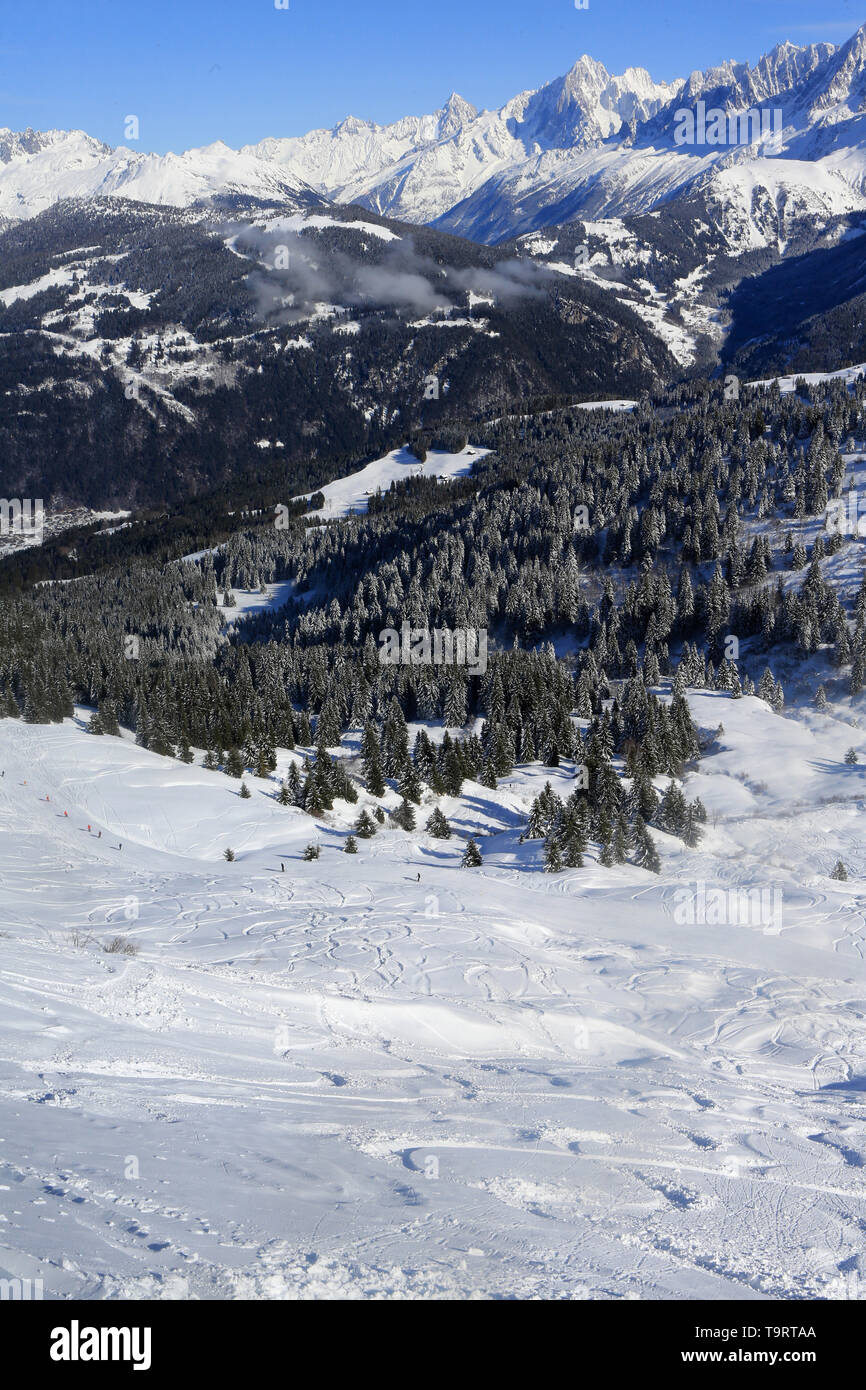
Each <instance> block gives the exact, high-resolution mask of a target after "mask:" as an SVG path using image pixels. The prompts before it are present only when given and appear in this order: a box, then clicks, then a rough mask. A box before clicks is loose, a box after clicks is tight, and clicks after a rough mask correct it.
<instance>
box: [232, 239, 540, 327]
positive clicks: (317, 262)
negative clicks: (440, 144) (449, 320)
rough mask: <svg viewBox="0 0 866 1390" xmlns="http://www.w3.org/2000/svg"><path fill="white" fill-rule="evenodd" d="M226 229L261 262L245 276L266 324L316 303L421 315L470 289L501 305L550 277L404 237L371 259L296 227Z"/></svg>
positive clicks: (456, 302)
mask: <svg viewBox="0 0 866 1390" xmlns="http://www.w3.org/2000/svg"><path fill="white" fill-rule="evenodd" d="M345 225H346V226H347V227H349V228H351V226H352V224H351V223H346V224H345ZM231 235H232V236H233V237H234V238H235V240H236V242H237V244H238V246H239V247H242V248H243V250H244V251H245V252H246V253H248V254H254V255H256V256H257V257H258V259H259V261H260V262H261V265H260V268H259V269H257V270H254V271H252V272H251V273H250V275H249V276H248V277H247V284H248V286H249V288H250V290H251V291H252V293H253V295H254V296H255V301H256V310H257V313H258V315H259V317H260V318H261V319H262V320H263V321H264V322H266V323H268V324H269V325H271V326H277V325H283V324H292V323H300V322H302V321H303V320H304V319H307V318H309V317H310V315H311V314H312V313H313V312H314V311H315V307H316V305H317V304H336V305H339V306H341V307H345V308H349V309H352V308H358V309H361V308H368V309H375V308H383V309H393V310H395V311H397V312H404V313H409V314H418V315H427V314H430V313H433V312H434V311H436V310H453V309H456V308H459V307H460V305H461V304H465V297H466V295H467V293H469V292H472V293H474V294H476V295H482V296H486V297H487V298H492V299H493V300H494V301H495V302H496V303H497V304H498V305H505V306H508V305H510V304H513V303H514V302H515V301H517V300H520V299H527V298H532V297H539V296H542V295H543V294H544V293H545V282H547V281H549V279H550V272H549V271H547V270H546V269H545V268H544V267H543V266H539V265H538V264H537V263H535V262H532V261H520V260H517V259H509V260H504V261H501V262H499V263H497V265H496V266H495V267H482V266H459V267H458V266H449V265H445V266H443V265H439V264H438V263H437V262H436V261H434V260H433V259H432V258H431V257H429V256H425V255H422V254H421V253H420V252H418V251H417V250H416V249H415V247H414V245H413V243H412V242H411V241H410V240H408V239H406V238H401V239H400V240H399V241H394V242H389V243H388V244H387V245H385V246H384V247H383V248H377V251H378V252H379V255H378V259H377V260H376V261H375V262H365V261H359V260H356V259H354V258H353V257H352V256H350V255H348V254H347V253H346V252H344V251H340V250H338V249H336V248H333V247H330V246H328V245H327V244H325V243H324V242H323V241H322V240H321V239H319V238H315V237H310V236H308V235H306V234H305V233H304V232H303V231H300V232H297V231H292V232H289V231H286V230H276V231H266V230H265V229H264V228H261V227H254V226H249V225H245V226H243V227H242V228H237V227H234V228H232V229H231ZM357 235H358V236H359V237H360V235H361V233H357ZM359 249H360V248H359Z"/></svg>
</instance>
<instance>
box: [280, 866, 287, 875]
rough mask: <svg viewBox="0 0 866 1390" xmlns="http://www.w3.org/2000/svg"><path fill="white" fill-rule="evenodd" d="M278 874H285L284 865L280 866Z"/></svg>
mask: <svg viewBox="0 0 866 1390" xmlns="http://www.w3.org/2000/svg"><path fill="white" fill-rule="evenodd" d="M280 872H281V873H285V872H286V866H285V864H281V865H280Z"/></svg>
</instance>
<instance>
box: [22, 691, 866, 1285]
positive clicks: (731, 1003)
mask: <svg viewBox="0 0 866 1390" xmlns="http://www.w3.org/2000/svg"><path fill="white" fill-rule="evenodd" d="M690 703H691V706H692V712H693V714H694V716H695V719H696V721H697V722H698V724H699V725H700V726H701V727H702V728H703V729H705V730H708V729H715V728H716V727H717V726H718V725H719V724H720V723H723V724H724V733H723V734H721V735H720V736H719V738H718V741H717V743H716V744H715V745H714V746H713V750H712V751H711V752H710V753H709V754H708V755H707V757H706V758H705V759H704V761H703V762H702V764H701V768H700V772H699V773H698V774H696V775H693V776H690V777H689V778H688V779H687V784H686V792H687V795H689V796H690V797H694V796H695V795H696V794H700V796H701V797H702V799H703V800H704V802H705V804H706V806H707V808H708V811H709V817H710V819H709V824H708V826H707V827H706V835H705V838H704V840H703V842H702V844H701V846H700V847H699V848H698V849H697V850H688V849H685V848H684V847H683V846H682V844H681V843H680V842H678V841H675V840H672V839H670V838H669V837H667V836H664V835H662V834H660V833H656V835H655V838H656V840H657V842H658V845H659V849H660V851H661V854H662V857H663V872H662V874H661V876H658V877H657V876H655V875H651V874H648V873H646V872H643V871H641V870H639V869H637V868H634V867H630V866H624V867H621V868H618V869H614V870H605V869H602V868H600V867H599V866H598V865H597V863H596V860H595V854H594V852H591V853H590V855H589V856H588V858H587V862H586V866H585V867H584V868H583V869H580V870H573V871H568V872H565V873H563V874H561V875H556V876H551V875H546V874H544V873H542V872H541V871H540V865H541V850H542V846H541V845H540V843H539V842H529V843H527V844H524V845H520V844H519V842H518V835H519V830H520V828H521V827H522V824H523V823H524V820H525V815H526V809H527V807H528V805H529V802H530V800H531V798H532V796H533V795H534V794H535V793H536V792H537V791H538V790H539V789H540V788H541V786H542V785H543V783H544V781H545V780H547V779H549V780H551V782H552V783H553V784H554V786H555V788H556V789H557V790H558V791H560V792H563V793H567V792H568V790H569V788H570V779H571V773H572V769H571V768H570V767H569V766H563V767H561V768H559V769H545V768H542V767H540V766H532V767H528V768H518V769H516V770H515V772H514V774H513V775H512V776H511V777H510V778H508V779H506V781H505V782H504V783H502V784H500V786H499V788H498V789H497V791H496V792H492V791H490V790H489V789H487V788H484V787H481V786H478V785H475V784H472V783H468V784H467V785H466V787H465V788H464V794H463V796H462V797H461V798H460V800H453V799H448V798H444V799H443V800H442V801H441V803H440V804H441V805H442V807H443V809H444V810H445V812H446V814H447V815H448V816H449V818H450V820H451V822H452V825H453V827H454V830H455V837H454V839H452V840H451V841H448V842H443V841H437V840H432V839H430V838H429V837H427V836H426V835H425V834H424V833H423V831H422V830H421V829H420V828H419V830H418V831H416V832H414V833H412V834H405V833H403V832H400V831H392V830H390V829H388V828H383V829H382V830H380V832H379V834H377V835H376V837H375V838H374V839H372V840H370V841H360V842H359V853H358V855H357V856H355V857H348V856H346V855H344V854H343V853H341V848H342V845H343V843H344V842H345V835H346V831H347V829H348V827H349V826H350V825H351V823H352V821H353V820H354V818H355V816H356V814H357V812H358V810H359V809H360V806H361V805H363V804H365V803H366V804H369V799H368V798H367V796H366V794H365V793H362V794H361V801H360V803H359V806H357V807H349V806H348V805H347V804H346V803H343V802H338V803H337V804H336V808H335V810H334V812H332V813H330V814H329V815H328V816H326V817H325V818H324V819H322V820H321V821H318V822H314V821H312V820H311V819H310V818H309V817H307V816H305V815H303V814H302V813H301V812H300V811H297V810H295V809H289V808H283V807H281V806H279V805H278V804H277V803H276V802H275V800H274V799H273V793H274V791H275V790H276V785H277V784H276V781H273V780H271V781H267V782H266V781H259V780H257V779H255V778H252V777H247V779H246V780H247V782H248V784H249V786H250V788H251V790H252V797H251V798H250V799H249V800H242V799H241V798H240V797H239V796H238V783H237V782H235V781H232V780H231V779H229V778H227V777H225V776H224V775H223V774H221V773H218V772H206V771H204V770H203V769H202V768H201V767H200V766H185V765H183V764H181V763H179V762H176V761H173V760H171V759H168V758H162V757H158V756H156V755H154V754H152V753H149V752H146V751H144V750H142V749H140V748H138V747H136V746H135V744H133V743H132V742H131V740H130V739H129V738H128V737H123V738H110V737H94V736H92V735H90V734H88V733H86V732H85V730H84V720H85V717H86V713H87V712H86V711H80V712H79V714H78V716H77V718H76V719H75V720H68V721H67V722H66V723H65V724H64V725H63V726H33V725H25V724H23V723H21V722H19V721H13V720H3V721H0V768H2V770H3V772H4V776H3V777H2V778H0V845H2V853H0V889H2V899H0V901H2V905H3V911H2V924H0V1074H2V1085H0V1226H2V1232H0V1276H4V1277H22V1278H42V1279H43V1281H44V1289H45V1296H46V1297H47V1298H54V1299H64V1298H73V1297H74V1298H97V1299H100V1298H118V1299H128V1298H138V1297H143V1298H207V1299H231V1298H264V1299H311V1298H319V1299H323V1298H324V1299H358V1298H373V1299H409V1298H413V1299H419V1298H423V1299H437V1298H461V1299H463V1298H476V1299H477V1298H499V1297H513V1296H516V1297H519V1298H548V1297H554V1298H567V1299H593V1298H605V1299H608V1298H621V1297H627V1298H636V1297H637V1298H654V1299H658V1298H665V1299H672V1298H678V1299H680V1298H685V1299H701V1298H721V1299H729V1300H734V1301H737V1300H743V1301H753V1300H762V1299H777V1298H781V1299H802V1298H822V1299H824V1298H829V1299H836V1298H845V1297H851V1296H856V1294H854V1295H852V1293H851V1290H852V1288H855V1287H856V1282H852V1281H856V1279H857V1271H858V1269H859V1270H860V1271H862V1268H863V1264H862V1262H863V1246H864V1239H863V1222H864V1219H866V1189H864V1184H863V1178H862V1173H863V1161H864V1155H866V1113H864V1104H866V976H864V965H863V949H864V933H866V915H864V905H866V844H864V838H863V833H862V817H863V812H864V776H866V772H864V768H863V764H862V758H863V755H864V751H866V737H864V735H863V734H862V732H860V731H858V730H856V729H854V728H852V727H851V725H850V724H849V723H846V722H844V721H843V720H841V719H840V718H838V717H833V715H832V714H828V715H819V714H817V713H814V712H809V713H805V714H802V715H799V716H796V717H789V716H786V717H782V716H780V715H778V714H775V713H773V712H772V711H771V710H770V709H769V708H768V707H767V706H765V705H764V704H763V703H762V702H761V701H759V700H757V699H755V698H745V699H742V700H739V701H734V700H732V699H731V698H730V697H728V696H726V695H722V694H710V693H693V694H691V696H690ZM434 732H437V733H438V734H439V735H440V736H441V730H438V731H434ZM851 744H854V746H855V747H857V748H858V750H859V752H860V755H861V764H860V765H857V766H848V765H845V763H844V762H843V758H844V752H845V750H846V748H847V747H848V746H849V745H851ZM343 753H344V755H346V756H348V757H349V758H350V760H351V759H352V758H353V757H354V756H355V755H356V754H357V737H355V739H352V738H347V740H346V743H345V747H344V749H343ZM300 756H301V754H300V752H298V753H294V754H288V753H285V752H283V753H281V754H280V755H279V768H278V772H277V774H276V775H277V776H281V775H283V774H284V773H285V771H286V769H287V767H288V764H289V761H290V760H291V759H292V758H296V759H297V758H300ZM386 801H388V802H390V803H391V804H395V803H396V796H395V794H394V793H393V792H390V793H389V794H388V797H387V798H386ZM65 813H68V814H65ZM427 814H429V806H426V805H425V806H423V807H422V808H420V813H419V827H421V826H423V824H424V820H425V819H426V816H427ZM100 830H101V831H102V836H101V838H98V832H99V831H100ZM470 833H471V834H475V835H476V837H478V838H479V842H480V843H481V845H482V848H483V851H484V865H483V867H482V868H481V869H478V870H463V869H461V868H459V867H458V866H459V860H460V852H461V848H462V844H463V841H464V839H465V837H466V836H467V835H468V834H470ZM312 840H315V841H316V842H318V843H319V844H320V845H321V858H320V859H319V860H318V861H317V862H312V863H306V862H303V860H302V859H301V857H300V856H301V851H302V849H303V847H304V845H305V844H307V843H308V842H309V841H312ZM121 843H122V849H120V848H119V847H118V846H119V844H121ZM227 846H231V847H232V848H233V849H234V850H235V852H236V855H237V859H236V861H235V862H234V863H227V862H225V860H224V859H223V858H222V853H223V850H224V849H225V848H226V847H227ZM837 857H842V858H843V859H844V860H845V862H846V864H847V865H848V871H849V875H850V878H849V881H848V882H847V883H838V882H835V881H833V880H831V879H829V878H828V876H827V875H828V872H829V869H830V868H831V866H832V863H833V862H834V861H835V859H836V858H837ZM281 864H284V865H285V871H284V872H283V871H282V870H281ZM518 866H519V867H518ZM418 874H420V882H419V881H418V878H417V875H418ZM702 882H703V883H705V884H706V885H707V888H708V889H709V888H710V887H721V888H723V889H725V890H733V889H747V888H748V889H756V888H761V889H764V890H765V891H775V890H778V891H779V892H780V893H781V902H782V908H781V915H780V917H779V918H778V920H775V919H774V920H773V921H772V922H768V921H764V920H755V921H753V922H752V924H751V925H726V926H709V925H703V926H702V925H697V926H689V925H687V924H681V920H682V919H681V918H678V916H677V911H678V906H677V905H678V903H679V902H680V901H681V898H680V897H678V894H680V893H682V892H684V893H685V895H686V897H688V896H690V895H692V894H695V893H696V892H697V891H698V887H697V886H698V884H700V883H702ZM76 934H77V935H76ZM115 934H120V935H122V936H124V937H125V938H127V939H128V940H129V941H131V942H134V943H135V945H136V946H137V947H138V954H137V955H135V956H122V955H112V954H106V953H105V952H104V951H103V950H102V949H101V948H102V946H103V945H104V944H105V943H106V942H107V941H108V940H109V939H110V938H111V937H113V936H114V935H115Z"/></svg>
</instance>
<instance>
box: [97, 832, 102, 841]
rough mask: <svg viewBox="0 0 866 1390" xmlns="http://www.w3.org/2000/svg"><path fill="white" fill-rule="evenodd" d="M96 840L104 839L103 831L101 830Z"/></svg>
mask: <svg viewBox="0 0 866 1390" xmlns="http://www.w3.org/2000/svg"><path fill="white" fill-rule="evenodd" d="M96 838H97V840H101V839H102V831H101V830H100V832H99V834H98V835H97V837H96Z"/></svg>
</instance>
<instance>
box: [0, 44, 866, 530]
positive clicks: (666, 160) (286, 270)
mask: <svg viewBox="0 0 866 1390" xmlns="http://www.w3.org/2000/svg"><path fill="white" fill-rule="evenodd" d="M683 112H694V113H700V120H701V122H702V123H703V124H704V126H705V128H706V130H707V131H709V130H710V129H711V125H710V122H709V121H708V120H707V119H706V118H707V116H708V115H709V116H712V113H716V115H719V114H720V113H721V114H722V115H723V117H724V127H725V140H724V143H718V144H710V143H705V144H698V143H694V144H688V143H683V142H682V141H681V140H680V134H681V126H682V120H681V118H682V114H683ZM749 112H763V113H767V112H769V113H771V114H772V116H773V121H774V123H775V125H776V130H777V132H778V139H772V140H771V139H770V138H769V137H768V136H767V134H766V128H765V129H764V132H763V133H762V131H761V128H760V123H759V125H758V127H755V125H754V123H751V122H748V121H746V120H745V117H746V114H747V113H749ZM740 118H744V120H743V121H741V120H740ZM777 118H778V119H777ZM743 130H744V131H745V132H746V134H748V135H750V137H751V136H752V135H754V136H755V138H754V139H753V141H752V143H751V144H750V143H746V142H745V141H743V142H741V141H740V138H739V137H740V134H741V131H743ZM756 130H757V133H756ZM732 132H733V138H732ZM864 231H866V26H864V28H863V29H861V30H859V31H858V32H857V33H856V34H855V35H854V36H853V37H852V38H851V39H850V40H849V41H848V42H847V43H845V44H843V45H842V46H841V47H838V48H836V47H834V46H832V45H830V44H813V45H808V46H805V47H797V46H795V45H793V44H790V43H782V44H779V45H778V46H777V47H776V48H774V49H773V50H772V51H771V52H770V53H768V54H767V55H766V56H765V57H763V58H762V59H761V60H760V61H759V62H758V63H757V64H755V65H754V66H750V65H749V64H746V63H733V62H729V63H725V64H722V65H721V66H718V67H712V68H708V69H707V70H706V71H703V72H695V73H692V74H691V75H689V76H688V77H687V78H684V79H683V80H681V81H677V82H672V83H664V82H655V81H654V80H653V79H652V77H651V76H650V74H649V73H648V72H646V71H645V70H644V69H642V68H628V69H627V70H626V72H625V73H624V74H622V75H621V76H612V75H611V74H610V73H609V72H608V71H607V70H606V69H605V68H604V67H603V65H602V64H600V63H598V62H596V61H594V60H593V59H591V58H588V57H582V58H581V59H580V60H579V61H578V62H577V63H576V64H575V65H574V67H572V68H571V70H570V71H569V72H568V73H567V74H566V75H565V76H564V77H561V78H558V79H556V80H555V81H553V82H550V83H548V84H547V85H546V86H544V87H542V88H540V89H539V90H538V91H534V92H524V93H521V94H520V95H519V96H517V97H514V98H513V99H512V100H511V101H509V102H507V103H506V104H505V105H504V106H503V107H502V108H500V109H499V110H498V111H478V110H476V108H475V107H474V106H472V105H471V104H470V103H469V102H468V101H466V100H464V99H463V98H461V97H459V96H456V95H453V96H452V97H451V98H450V99H449V100H448V102H447V103H446V105H445V106H444V107H443V108H442V109H441V110H440V111H437V112H434V113H433V114H431V115H427V116H421V117H407V118H405V119H403V120H401V121H398V122H396V123H395V124H393V125H390V126H384V127H383V126H376V125H374V124H371V123H368V122H363V121H361V120H358V119H356V118H354V117H349V118H347V119H346V120H345V121H343V122H341V124H340V125H338V126H337V127H335V128H334V129H333V130H315V131H312V132H311V133H309V134H308V135H305V136H302V137H297V138H273V139H267V140H263V141H261V142H260V143H259V144H257V145H254V146H246V147H244V148H243V149H240V150H232V149H230V148H229V147H228V146H227V145H224V144H221V143H217V144H214V145H210V146H208V147H206V148H204V149H198V150H189V151H187V152H186V153H184V154H180V155H175V154H166V155H155V154H143V153H139V152H136V151H133V150H130V149H127V148H124V147H118V148H112V147H110V146H108V145H106V144H103V143H101V142H99V141H98V140H95V139H93V138H92V137H90V136H89V135H86V134H84V133H83V132H81V131H71V132H64V131H47V132H38V131H32V130H28V131H24V132H23V133H13V132H11V131H9V130H0V433H2V437H3V440H4V454H3V466H2V470H0V491H5V493H6V494H7V495H13V494H15V493H21V495H24V494H30V493H32V494H33V495H38V496H44V497H45V498H46V499H51V500H52V503H53V505H54V506H60V505H66V504H86V505H88V506H95V507H100V506H104V505H107V504H110V505H112V506H116V505H118V504H123V505H128V504H133V505H164V504H166V503H167V502H170V501H172V500H176V499H177V498H178V497H181V496H186V495H188V494H189V493H190V492H196V491H198V492H201V491H203V490H206V489H207V488H209V487H213V486H222V485H225V484H227V483H228V482H229V480H231V479H236V478H237V477H238V476H239V475H240V474H243V475H244V476H249V477H253V476H255V477H257V478H261V477H262V476H263V470H264V472H265V473H268V476H270V475H271V474H274V473H275V472H276V473H280V471H281V470H282V472H285V469H286V467H289V466H290V467H291V468H292V470H293V473H292V485H293V488H294V492H295V493H301V492H302V491H308V490H309V489H311V488H312V487H314V486H316V485H320V484H322V483H326V482H327V481H328V479H329V478H330V477H333V476H336V471H335V470H339V468H340V467H342V468H343V470H344V471H346V470H348V469H350V468H351V466H352V464H353V462H355V463H356V462H357V460H358V459H359V458H363V457H365V456H368V455H371V454H373V453H374V452H378V453H383V452H386V451H387V450H388V449H391V448H394V447H396V446H398V445H400V444H401V443H403V442H404V441H405V440H406V439H407V438H410V437H412V436H418V435H419V434H420V435H421V436H422V437H424V436H426V437H427V438H428V439H429V438H430V437H431V436H433V437H435V433H436V431H440V432H441V430H442V429H443V428H450V429H454V430H457V431H458V433H459V432H461V431H464V430H466V429H471V422H472V419H473V418H478V419H484V418H488V417H489V416H490V415H493V414H498V413H499V412H500V411H501V410H502V409H503V408H504V407H506V406H508V407H509V408H513V407H514V406H515V403H518V402H520V403H523V404H525V405H531V404H532V403H537V402H541V403H542V404H544V403H550V402H556V401H559V400H562V399H566V398H567V399H575V398H576V399H578V400H603V399H607V398H621V397H637V396H638V395H640V393H641V392H642V391H643V390H647V391H650V392H651V391H652V390H653V389H654V388H655V387H656V386H658V385H660V384H664V383H666V382H671V381H675V380H677V379H681V378H684V377H688V376H699V375H712V374H713V373H716V372H719V371H734V372H738V373H742V374H747V375H748V376H752V377H761V376H767V375H771V374H784V373H788V372H795V371H815V370H836V369H839V368H844V367H848V366H850V365H852V364H854V363H857V362H862V361H864V360H866V327H864V325H866V266H864V249H866V240H864V237H863V233H864ZM431 383H435V391H434V390H433V388H432V386H431ZM440 387H441V389H440ZM521 408H522V405H521ZM452 442H453V441H452ZM278 447H279V449H280V450H281V452H280V453H279V454H277V453H276V452H275V451H276V449H277V448H278ZM271 464H274V465H276V464H278V465H279V467H276V469H274V468H271Z"/></svg>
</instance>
